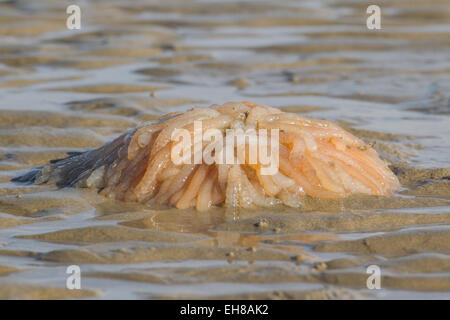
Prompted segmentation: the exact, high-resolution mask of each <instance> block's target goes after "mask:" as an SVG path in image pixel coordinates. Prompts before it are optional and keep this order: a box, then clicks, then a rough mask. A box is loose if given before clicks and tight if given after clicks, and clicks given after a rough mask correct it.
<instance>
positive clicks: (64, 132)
mask: <svg viewBox="0 0 450 320" xmlns="http://www.w3.org/2000/svg"><path fill="white" fill-rule="evenodd" d="M414 3H415V5H414V6H411V5H410V2H409V1H406V0H405V1H401V0H396V1H381V2H379V3H378V4H379V5H380V6H381V8H382V14H383V16H382V30H380V31H370V30H367V29H366V23H365V18H366V14H365V10H366V6H365V5H364V4H362V3H359V2H354V1H337V2H336V1H327V0H322V1H311V2H309V1H304V2H297V1H277V2H272V3H271V4H268V3H265V4H264V3H261V2H258V1H254V2H245V3H241V2H239V3H237V2H236V3H235V2H228V1H219V2H214V3H207V2H197V1H179V2H177V1H165V2H164V4H162V3H161V2H160V1H159V2H158V1H151V2H149V1H142V2H141V1H133V2H126V3H125V2H124V1H95V2H94V1H90V2H87V3H86V4H85V5H84V7H83V6H82V29H81V30H67V29H66V27H65V19H66V14H65V9H66V8H65V6H64V5H63V4H60V3H59V2H58V1H53V0H45V1H40V2H39V4H37V3H36V4H35V3H32V2H29V1H16V2H0V12H1V13H0V44H1V45H0V101H1V102H0V298H1V299H12V298H20V299H58V298H62V299H81V298H87V299H92V298H95V299H108V298H123V299H176V298H193V299H210V298H223V299H233V298H243V299H377V298H386V299H397V298H411V299H416V298H425V299H426V298H449V296H450V256H449V254H450V228H449V227H450V161H449V159H450V151H449V150H450V142H449V140H448V137H449V135H450V118H449V114H450V104H449V97H450V96H449V92H450V60H449V56H450V55H449V54H450V25H449V21H450V5H449V3H448V1H443V0H442V1H441V0H434V1H431V0H418V1H415V2H414ZM242 100H250V101H255V102H257V103H262V104H267V105H271V106H274V107H278V108H281V109H282V110H283V111H288V112H298V113H299V114H305V115H306V116H308V117H311V118H320V119H327V120H332V121H336V122H338V123H339V124H340V125H342V126H343V127H345V128H346V129H347V130H349V131H350V132H352V133H353V134H355V135H357V136H359V137H361V138H362V139H364V140H365V141H366V142H369V143H371V144H372V145H373V146H374V148H375V149H376V150H377V151H378V152H379V154H380V155H381V156H382V157H383V158H384V159H385V160H386V161H387V162H388V163H389V165H390V167H391V169H392V170H393V171H394V173H395V174H396V175H397V176H398V177H399V179H400V181H401V183H402V186H403V188H402V189H401V190H400V191H399V192H398V193H397V194H396V195H395V196H392V197H375V196H353V197H351V198H348V199H341V200H317V199H305V201H304V206H303V208H302V209H301V210H298V209H296V210H294V209H290V208H285V207H279V208H276V209H271V210H268V209H259V210H236V211H230V210H226V209H224V208H215V209H213V210H211V211H210V212H206V213H199V212H196V211H195V210H176V209H167V208H151V207H148V206H145V205H140V204H130V203H122V202H119V201H113V200H110V199H106V198H104V197H102V196H100V195H97V194H96V193H95V192H94V191H92V190H83V189H63V190H58V189H56V188H54V187H52V186H34V185H31V186H30V185H21V184H15V183H12V182H10V179H11V178H13V177H15V176H17V175H19V174H21V173H24V172H26V170H27V169H28V168H31V167H33V166H39V165H43V164H45V163H47V162H48V161H50V160H52V159H58V158H63V157H65V156H66V155H67V153H68V152H81V151H85V150H87V149H89V148H94V147H98V146H101V145H102V144H103V143H105V142H106V141H110V140H111V139H113V138H114V137H116V136H118V135H119V134H121V133H123V132H124V131H126V130H127V128H134V127H135V126H136V125H138V124H140V123H142V122H143V121H151V120H154V119H157V118H158V117H159V116H160V115H162V114H165V113H168V112H172V111H182V110H186V109H188V108H190V107H192V106H208V105H210V104H212V103H224V102H226V101H242ZM73 264H75V265H79V266H80V268H81V272H82V278H81V283H82V290H68V289H66V279H67V276H68V275H67V274H66V268H67V267H68V266H69V265H73ZM369 265H378V266H379V267H380V268H381V272H382V280H381V287H382V289H381V290H369V289H368V288H367V287H366V280H367V277H368V274H367V273H366V268H367V266H369Z"/></svg>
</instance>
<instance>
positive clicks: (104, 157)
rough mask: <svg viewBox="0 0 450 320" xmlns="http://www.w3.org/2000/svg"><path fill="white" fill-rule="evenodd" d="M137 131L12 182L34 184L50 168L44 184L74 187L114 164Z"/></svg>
mask: <svg viewBox="0 0 450 320" xmlns="http://www.w3.org/2000/svg"><path fill="white" fill-rule="evenodd" d="M135 131H136V130H135V129H133V130H131V131H129V132H127V133H125V134H123V135H121V136H119V137H118V138H116V139H115V140H113V141H111V142H109V143H107V144H105V145H103V146H102V147H100V148H97V149H93V150H90V151H86V152H71V153H68V154H69V157H67V158H64V159H56V160H51V161H50V164H49V165H46V166H39V167H35V168H32V169H31V170H30V171H29V172H27V173H25V174H23V175H21V176H18V177H15V178H13V179H11V181H12V182H20V183H27V184H33V183H36V179H37V178H38V176H39V174H40V173H42V171H43V170H45V169H46V168H50V170H51V171H50V172H49V179H48V180H46V181H44V183H45V182H48V181H51V180H54V182H55V183H56V185H57V186H58V187H60V188H63V187H73V186H74V185H76V184H77V183H78V182H79V181H80V180H82V179H83V178H87V177H89V175H90V174H91V173H92V172H93V171H94V170H95V169H97V168H99V167H101V166H102V165H105V166H108V165H110V164H112V163H113V162H114V160H115V159H116V158H117V156H118V155H119V153H120V151H121V150H123V147H125V146H126V145H128V144H129V142H130V140H131V137H132V136H133V134H134V132H135Z"/></svg>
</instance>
